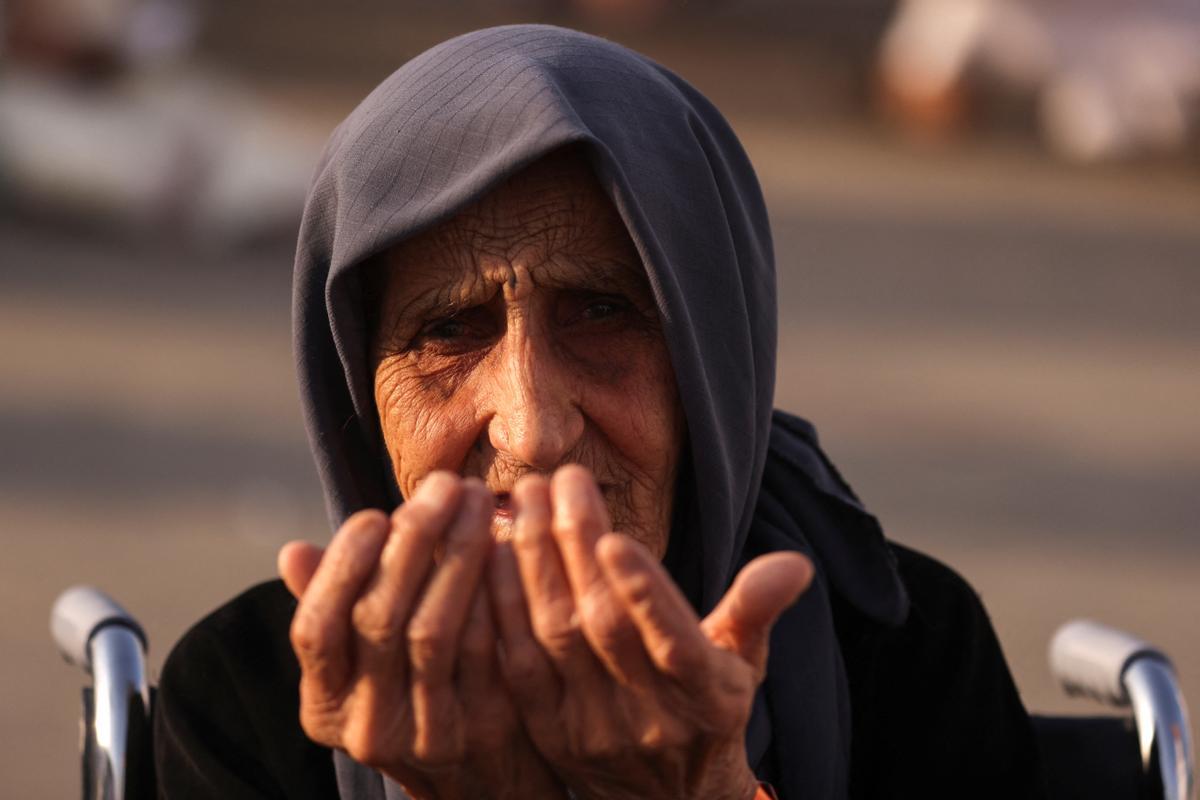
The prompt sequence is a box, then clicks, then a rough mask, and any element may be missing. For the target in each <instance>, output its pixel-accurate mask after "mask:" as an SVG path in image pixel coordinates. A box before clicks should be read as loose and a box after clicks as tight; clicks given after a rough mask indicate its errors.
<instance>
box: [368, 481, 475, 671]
mask: <svg viewBox="0 0 1200 800" xmlns="http://www.w3.org/2000/svg"><path fill="white" fill-rule="evenodd" d="M461 496H462V486H461V481H460V480H459V478H458V476H456V475H454V474H452V473H448V472H434V473H430V474H429V475H428V476H426V478H425V479H424V480H423V481H422V482H421V485H420V487H419V488H418V489H417V491H416V492H414V493H413V496H412V497H411V498H410V499H409V500H408V501H407V502H406V503H404V505H402V506H400V507H399V508H398V509H396V511H395V512H394V513H393V514H392V520H391V535H390V536H389V537H388V540H387V544H386V545H385V546H384V548H383V552H382V554H381V555H380V558H379V564H378V568H377V569H376V570H375V571H374V574H373V575H372V577H371V580H370V582H369V583H368V585H367V587H366V589H365V591H364V592H363V593H362V596H361V597H360V598H359V600H358V602H357V603H355V605H354V611H353V621H354V628H355V631H356V632H357V634H358V657H359V662H360V663H359V666H360V669H361V670H362V671H364V672H366V673H382V674H386V675H387V676H388V678H389V679H394V678H395V677H397V675H398V676H399V677H400V678H401V679H403V677H404V674H405V673H404V672H403V671H400V672H397V669H398V666H399V665H401V664H403V663H405V662H406V658H407V657H406V656H405V653H406V642H405V629H406V627H407V626H408V623H409V618H410V616H411V614H412V611H413V609H414V607H415V606H416V604H417V598H418V596H419V593H420V591H421V588H422V585H423V584H424V582H425V579H426V576H427V575H428V574H429V572H430V570H431V568H432V566H433V554H434V551H435V549H436V548H437V546H438V543H439V542H440V541H441V539H442V537H443V536H444V535H445V532H446V529H447V528H448V527H449V525H450V524H451V522H452V521H453V520H454V518H455V515H456V514H457V513H458V509H459V505H460V502H461Z"/></svg>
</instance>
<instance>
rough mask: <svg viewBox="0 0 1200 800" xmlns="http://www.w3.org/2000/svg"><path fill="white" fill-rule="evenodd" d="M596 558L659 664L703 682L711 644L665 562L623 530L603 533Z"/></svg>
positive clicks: (662, 669) (680, 678)
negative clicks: (656, 557)
mask: <svg viewBox="0 0 1200 800" xmlns="http://www.w3.org/2000/svg"><path fill="white" fill-rule="evenodd" d="M596 558H597V561H598V562H599V563H600V566H601V568H602V569H603V570H604V573H605V575H606V577H607V578H608V581H609V583H610V584H611V585H612V587H613V591H614V594H615V595H616V596H617V597H619V598H620V600H621V602H622V603H623V604H624V606H625V609H626V611H627V613H628V614H629V616H630V618H631V619H632V620H633V623H634V625H636V626H637V629H638V631H639V632H640V634H641V641H642V646H643V647H644V648H645V651H646V653H647V655H649V657H650V660H651V661H652V662H653V664H654V665H655V667H657V668H658V670H659V671H660V672H662V673H663V674H665V675H667V676H669V677H671V678H673V679H675V680H677V681H680V682H682V683H685V684H689V685H690V684H696V685H700V684H702V683H703V682H704V680H705V672H706V670H707V668H708V666H709V663H708V654H709V644H708V642H707V641H706V640H705V638H704V635H703V634H702V633H701V632H700V626H699V624H698V623H699V619H698V618H697V617H696V612H695V611H693V610H692V607H691V606H690V605H689V604H688V602H687V599H686V598H685V597H684V596H683V594H682V593H681V592H680V591H679V588H678V587H677V586H676V585H675V582H674V581H673V580H672V579H671V576H670V575H668V574H667V571H666V570H665V569H663V567H662V565H661V564H659V563H658V561H657V560H656V559H655V558H654V556H653V555H651V554H650V551H649V550H647V549H646V548H645V547H644V546H643V545H641V544H640V543H638V542H637V541H635V540H633V539H631V538H630V537H628V536H625V535H622V534H619V533H610V534H606V535H605V536H604V537H603V538H601V540H600V541H599V542H598V543H597V545H596Z"/></svg>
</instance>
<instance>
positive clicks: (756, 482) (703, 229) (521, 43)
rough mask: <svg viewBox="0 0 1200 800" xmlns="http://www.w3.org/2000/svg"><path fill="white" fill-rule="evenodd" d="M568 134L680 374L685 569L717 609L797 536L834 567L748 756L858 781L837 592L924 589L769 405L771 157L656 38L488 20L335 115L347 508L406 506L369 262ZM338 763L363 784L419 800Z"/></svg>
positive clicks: (321, 223) (333, 447) (331, 235)
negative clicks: (748, 568) (667, 60)
mask: <svg viewBox="0 0 1200 800" xmlns="http://www.w3.org/2000/svg"><path fill="white" fill-rule="evenodd" d="M566 146H575V147H578V148H580V149H581V150H582V151H583V152H584V153H586V156H587V158H588V160H589V162H590V164H591V166H592V169H593V170H594V172H595V174H596V176H597V178H598V180H599V181H600V184H601V186H602V187H603V188H604V190H605V191H606V192H607V194H608V195H609V197H610V198H611V199H612V201H613V203H614V205H615V207H616V208H617V210H618V212H619V213H620V215H621V218H622V220H623V221H624V223H625V225H626V227H627V229H628V231H629V234H630V237H631V238H632V240H633V242H634V244H635V246H636V248H637V250H638V253H639V255H640V256H641V259H642V262H643V265H644V266H645V269H646V272H647V275H648V277H649V281H650V285H651V288H652V291H653V293H654V296H655V300H656V302H657V305H658V309H659V313H660V315H661V317H662V323H663V331H664V336H665V337H666V340H667V344H668V348H669V351H670V355H671V361H672V365H673V367H674V371H675V376H676V380H677V382H678V385H679V394H680V397H681V401H682V404H683V407H684V414H685V416H686V419H687V427H688V448H687V449H688V459H687V460H688V465H689V466H688V468H687V469H686V470H685V473H684V475H683V476H682V477H681V480H682V481H684V482H685V483H686V486H684V487H683V491H681V493H680V497H682V498H686V503H685V507H682V508H679V509H678V510H677V512H676V519H675V521H674V524H673V526H672V532H671V541H670V546H669V550H668V557H667V559H666V561H665V563H666V565H667V566H668V568H669V569H670V570H671V571H672V574H673V575H674V576H675V578H676V580H677V581H678V582H679V583H680V585H681V586H683V587H684V589H685V591H686V592H687V594H688V595H689V597H690V599H691V600H692V602H693V604H694V605H695V606H696V608H697V610H698V611H699V612H701V613H705V612H707V611H708V610H710V609H711V608H712V607H713V606H714V605H715V603H716V601H717V600H718V599H719V598H720V597H721V595H722V594H723V593H724V592H725V590H726V589H727V587H728V586H729V583H730V581H731V580H732V578H733V576H734V574H736V571H737V569H738V568H739V567H740V566H741V565H743V564H744V563H745V562H746V561H748V560H749V559H750V558H752V557H754V556H756V555H759V554H761V553H765V552H770V551H775V550H798V551H802V552H805V553H807V554H809V555H810V556H811V557H812V558H813V560H814V562H815V563H816V565H817V575H816V579H815V581H814V585H813V587H812V589H810V591H808V592H807V593H806V594H805V595H804V596H803V597H802V598H801V600H800V601H799V602H798V603H797V604H796V605H795V606H794V607H793V608H791V609H789V610H788V611H787V612H785V614H784V615H783V617H782V618H781V619H780V621H779V623H778V624H777V625H776V627H775V629H774V631H773V633H772V650H771V656H770V661H769V664H768V673H767V678H766V680H765V682H764V684H763V687H762V689H761V690H760V692H759V695H758V697H757V698H756V700H755V705H754V709H753V714H752V719H751V722H750V725H749V727H748V730H747V741H746V746H747V753H748V755H749V757H750V764H751V766H752V767H754V768H755V769H756V770H757V771H758V773H759V775H760V776H761V777H763V778H765V779H767V780H770V781H772V782H773V783H774V784H775V786H776V787H777V788H778V790H779V792H780V795H781V796H782V797H785V798H790V797H796V798H801V797H803V798H806V799H812V798H841V797H844V796H845V795H846V791H847V780H848V777H847V776H848V766H847V763H848V752H849V737H850V729H849V726H850V722H849V720H850V711H849V693H848V689H847V686H846V675H845V669H844V665H843V664H842V660H841V654H840V652H839V650H838V644H837V640H836V638H835V631H834V627H833V618H832V612H831V596H832V594H833V593H836V594H837V595H838V596H839V597H840V598H841V599H842V600H843V601H845V602H847V603H849V604H850V605H851V606H852V607H854V608H855V609H857V611H858V612H860V613H862V614H863V615H864V616H866V617H867V618H870V619H872V620H874V621H876V622H878V623H880V624H883V625H898V624H900V623H901V622H902V621H903V620H904V618H905V615H906V613H907V603H908V601H907V597H906V595H905V591H904V588H903V586H902V584H901V582H900V580H899V578H898V576H897V573H896V570H895V564H894V561H893V557H892V554H891V551H890V550H889V549H888V548H887V546H886V544H885V542H884V539H883V536H882V532H881V531H880V529H879V526H878V524H877V523H876V522H875V520H874V518H873V517H872V516H871V515H870V514H868V513H867V512H866V511H865V510H864V509H863V507H862V506H861V504H860V503H859V502H858V500H857V499H856V498H855V497H854V495H853V493H852V492H851V491H850V490H849V488H848V487H847V486H846V484H845V483H844V482H843V481H842V480H841V478H840V477H839V476H838V474H837V472H836V470H835V469H834V468H833V467H832V465H831V464H830V463H829V461H828V460H827V459H826V458H825V456H824V455H823V454H822V453H821V451H820V449H819V447H818V445H817V441H816V437H815V434H814V432H813V431H812V429H811V427H809V426H808V425H807V423H804V422H803V421H801V420H799V419H797V418H795V417H790V416H787V415H784V414H781V413H778V412H773V411H772V399H773V395H774V383H775V349H776V308H775V270H774V256H773V252H772V244H771V234H770V229H769V226H768V222H767V213H766V208H765V206H764V203H763V198H762V193H761V190H760V188H759V185H758V181H757V178H756V177H755V174H754V170H753V168H752V167H751V165H750V162H749V160H748V158H747V156H746V154H745V152H744V151H743V149H742V147H741V145H740V144H739V142H738V140H737V138H736V136H735V135H734V133H733V131H732V130H731V128H730V127H729V125H728V123H727V122H726V121H725V120H724V118H723V117H722V116H721V115H720V113H719V112H718V111H717V110H716V109H715V108H714V107H713V106H712V105H711V104H710V103H709V102H708V101H707V100H706V99H705V98H704V97H703V96H702V95H700V94H699V93H698V92H697V91H696V90H695V89H694V88H692V87H691V86H689V85H688V84H687V83H686V82H684V81H683V80H682V79H681V78H679V77H678V76H676V75H674V74H673V73H671V72H670V71H668V70H666V69H665V68H663V67H661V66H659V65H657V64H655V63H654V62H652V61H650V60H649V59H647V58H645V57H644V56H641V55H639V54H637V53H634V52H632V51H630V50H628V49H626V48H624V47H621V46H619V45H616V44H614V43H611V42H608V41H605V40H603V39H600V38H597V37H593V36H589V35H586V34H581V33H577V32H574V31H569V30H564V29H561V28H555V27H550V26H541V25H520V26H507V27H500V28H492V29H487V30H482V31H477V32H475V33H471V34H467V35H465V36H461V37H458V38H456V39H452V40H450V41H448V42H445V43H444V44H441V45H439V46H437V47H435V48H433V49H431V50H429V51H427V52H425V53H423V54H422V55H420V56H418V57H416V58H415V59H413V60H412V61H410V62H409V63H407V64H405V65H404V66H403V67H401V68H400V69H399V70H397V71H396V72H395V73H394V74H393V75H392V76H390V77H389V78H388V79H387V80H385V81H384V82H383V83H382V84H381V85H380V86H379V87H378V88H376V89H375V91H374V92H372V93H371V95H370V96H368V97H367V98H366V99H365V100H364V101H363V103H362V104H361V105H360V106H359V107H358V108H357V109H356V110H355V111H354V112H353V113H352V114H351V115H350V116H349V117H348V118H347V119H346V121H345V122H343V123H342V125H341V126H340V127H339V128H338V129H337V130H336V131H335V133H334V135H333V137H332V138H331V140H330V142H329V144H328V145H327V147H326V150H325V153H324V155H323V157H322V160H321V162H320V165H319V166H318V169H317V171H316V174H315V177H314V181H313V186H312V189H311V192H310V195H309V198H308V202H307V205H306V209H305V214H304V220H303V224H302V228H301V233H300V242H299V248H298V251H297V256H296V273H295V294H294V333H295V346H296V358H297V365H298V371H299V378H300V386H301V392H302V395H303V401H304V408H305V414H306V423H307V427H308V433H309V438H310V442H311V445H312V450H313V454H314V456H315V459H316V463H317V468H318V471H319V473H320V477H321V480H322V482H323V485H324V488H325V494H326V502H327V508H328V511H329V515H330V521H331V523H332V524H333V525H334V526H335V527H336V526H337V525H339V524H340V523H341V522H342V521H343V520H344V519H345V518H346V517H347V516H349V515H350V514H351V513H353V512H354V511H357V510H359V509H361V508H366V507H383V508H390V507H391V506H394V505H395V504H397V503H399V502H400V501H401V498H400V495H399V492H398V490H397V488H396V486H395V482H394V478H393V477H392V473H391V466H390V462H389V460H388V457H387V454H386V452H385V450H384V448H383V444H382V437H381V435H380V432H379V422H378V419H377V416H376V412H375V408H374V403H373V392H372V386H371V377H370V374H369V370H368V360H367V347H368V341H367V339H368V337H367V330H366V325H367V321H366V315H365V309H366V307H367V300H368V299H367V298H366V297H365V296H364V292H365V291H366V286H367V282H366V281H365V280H364V276H363V274H362V273H363V270H362V267H363V265H364V264H365V263H366V262H367V261H368V260H369V259H370V258H371V257H372V256H373V255H375V254H378V253H380V252H381V251H383V250H385V249H387V248H388V247H390V246H392V245H394V244H396V243H397V242H400V241H402V240H404V239H406V238H408V237H411V236H413V235H414V234H416V233H418V232H420V231H422V230H425V229H427V228H429V227H430V226H433V225H436V224H437V223H439V222H441V221H443V220H445V219H448V218H449V217H452V216H453V215H454V214H455V213H457V212H458V211H459V210H461V209H462V208H464V207H465V206H466V205H468V204H469V203H471V202H472V201H473V200H475V199H477V198H479V197H481V196H482V195H484V194H486V193H487V192H488V191H489V190H490V189H492V188H493V187H495V186H497V185H498V184H499V183H500V182H502V181H503V180H504V179H505V178H507V177H509V176H511V175H512V174H514V173H515V172H517V171H519V170H521V169H522V168H523V167H525V166H527V165H529V164H531V163H533V162H534V161H536V160H537V159H539V158H541V157H543V156H545V155H546V154H548V153H550V152H552V151H554V150H557V149H559V148H562V147H566ZM335 758H336V759H337V771H338V780H339V786H340V787H341V791H342V794H343V796H344V797H355V798H379V799H380V800H382V798H385V797H386V798H389V800H394V798H401V797H403V796H404V795H403V792H402V791H401V790H400V789H399V787H396V786H394V785H391V784H387V783H386V782H385V781H383V779H382V778H381V777H380V776H378V775H377V774H375V773H372V772H371V771H370V770H367V769H366V768H365V767H361V766H359V765H357V764H354V763H353V762H351V761H349V759H346V758H345V757H344V756H342V755H340V754H339V755H338V756H336V757H335Z"/></svg>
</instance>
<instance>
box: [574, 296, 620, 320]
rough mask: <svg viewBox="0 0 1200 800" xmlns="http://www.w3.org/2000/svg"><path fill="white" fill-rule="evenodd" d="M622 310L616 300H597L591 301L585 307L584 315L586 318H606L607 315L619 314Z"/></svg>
mask: <svg viewBox="0 0 1200 800" xmlns="http://www.w3.org/2000/svg"><path fill="white" fill-rule="evenodd" d="M621 310H622V309H621V306H620V304H618V303H617V302H616V301H613V300H597V301H596V302H594V303H589V304H588V305H587V307H586V308H584V309H583V315H582V316H583V318H584V319H604V318H605V317H611V316H613V315H614V314H619V313H620V312H621Z"/></svg>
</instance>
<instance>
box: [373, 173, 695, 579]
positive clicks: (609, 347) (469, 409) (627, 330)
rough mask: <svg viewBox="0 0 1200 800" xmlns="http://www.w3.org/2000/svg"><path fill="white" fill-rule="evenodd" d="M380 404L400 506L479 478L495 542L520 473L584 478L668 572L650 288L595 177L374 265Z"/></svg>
mask: <svg viewBox="0 0 1200 800" xmlns="http://www.w3.org/2000/svg"><path fill="white" fill-rule="evenodd" d="M382 269H384V270H385V272H384V276H383V277H382V279H381V285H382V287H383V289H382V293H383V294H382V298H381V303H380V313H379V321H378V324H377V330H376V332H375V336H374V344H373V348H372V350H373V359H374V364H375V402H376V404H377V406H378V409H379V417H380V422H381V423H382V427H383V436H384V440H385V441H386V444H387V448H388V451H389V453H390V454H391V459H392V465H393V467H394V469H395V473H396V480H397V482H398V484H399V486H400V491H401V493H402V494H403V495H404V496H405V497H409V496H411V495H412V492H413V491H414V490H415V488H416V486H417V484H418V483H419V481H420V480H421V478H422V477H424V476H425V475H426V474H428V473H429V472H430V471H432V470H435V469H448V470H451V471H454V472H457V473H459V474H460V475H463V476H476V477H479V478H482V479H483V480H484V481H485V482H486V483H487V485H488V486H489V487H490V488H491V489H492V491H493V492H494V493H495V496H496V512H495V515H494V517H493V533H494V534H495V535H496V536H498V537H501V538H504V537H507V536H508V535H509V533H510V532H509V528H510V527H511V524H512V516H511V510H510V508H509V494H508V493H509V492H510V490H511V489H512V487H513V484H514V483H516V481H517V479H518V478H519V477H520V476H521V475H523V474H525V473H527V472H541V473H550V472H552V471H553V470H554V469H555V468H556V467H558V466H560V465H563V464H568V463H578V464H583V465H584V466H586V467H588V468H589V469H590V470H591V471H592V474H593V475H594V476H595V478H596V481H597V483H598V484H599V486H600V489H601V491H602V493H603V495H604V498H605V501H606V504H607V506H608V510H609V515H610V517H611V519H612V525H613V529H614V530H617V531H621V532H623V533H627V534H629V535H631V536H634V537H635V538H637V539H639V540H641V541H642V542H643V543H644V544H646V545H647V546H648V547H649V548H650V549H651V551H652V552H654V553H655V554H656V555H658V556H659V557H661V556H662V555H663V553H665V551H666V544H667V537H668V534H669V530H670V519H671V505H672V501H673V499H674V489H675V476H676V470H677V467H678V462H679V457H680V450H681V445H682V442H683V436H684V422H683V414H682V411H681V408H680V405H679V399H678V395H677V392H676V388H675V379H674V373H673V372H672V369H671V364H670V360H669V358H668V354H667V347H666V343H665V341H664V340H663V334H662V329H661V325H660V322H659V316H658V311H657V308H656V307H655V304H654V300H653V297H652V295H651V292H650V287H649V285H648V283H647V280H646V275H645V272H644V270H643V268H642V264H641V260H640V258H639V257H638V254H637V252H636V250H635V249H634V247H633V244H632V242H631V241H630V240H629V236H628V234H627V233H626V230H625V227H624V225H623V224H622V222H621V219H620V217H619V216H618V215H617V212H616V210H615V209H614V208H613V206H612V203H611V202H610V201H609V199H608V198H607V197H606V196H605V195H604V193H603V192H602V191H601V189H600V187H599V186H598V185H597V183H596V180H595V178H594V177H593V176H592V173H591V171H590V170H589V168H588V167H587V166H586V164H584V163H583V162H582V160H581V159H579V158H578V157H575V156H572V155H570V154H556V155H552V156H550V157H548V158H546V159H543V160H542V161H540V162H538V163H537V164H535V165H533V166H532V167H530V168H528V169H526V170H525V171H523V172H521V173H520V174H518V175H516V176H515V177H514V178H512V179H510V180H509V181H508V182H507V183H505V184H504V185H502V186H500V187H499V188H497V189H495V190H494V191H492V192H491V193H489V194H488V195H487V196H486V197H484V198H483V199H481V200H480V201H478V202H476V203H475V204H474V205H472V206H470V207H469V208H467V209H466V210H464V211H462V212H461V213H460V214H458V216H456V217H454V218H453V219H452V220H450V221H449V222H447V223H445V224H442V225H441V226H439V227H436V228H434V229H432V230H430V231H428V232H426V233H424V234H421V235H419V236H416V237H414V238H412V239H410V240H407V241H405V242H404V243H402V244H401V245H399V246H397V247H395V248H394V249H393V250H391V251H390V252H389V253H387V254H386V256H385V258H384V263H383V264H382Z"/></svg>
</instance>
